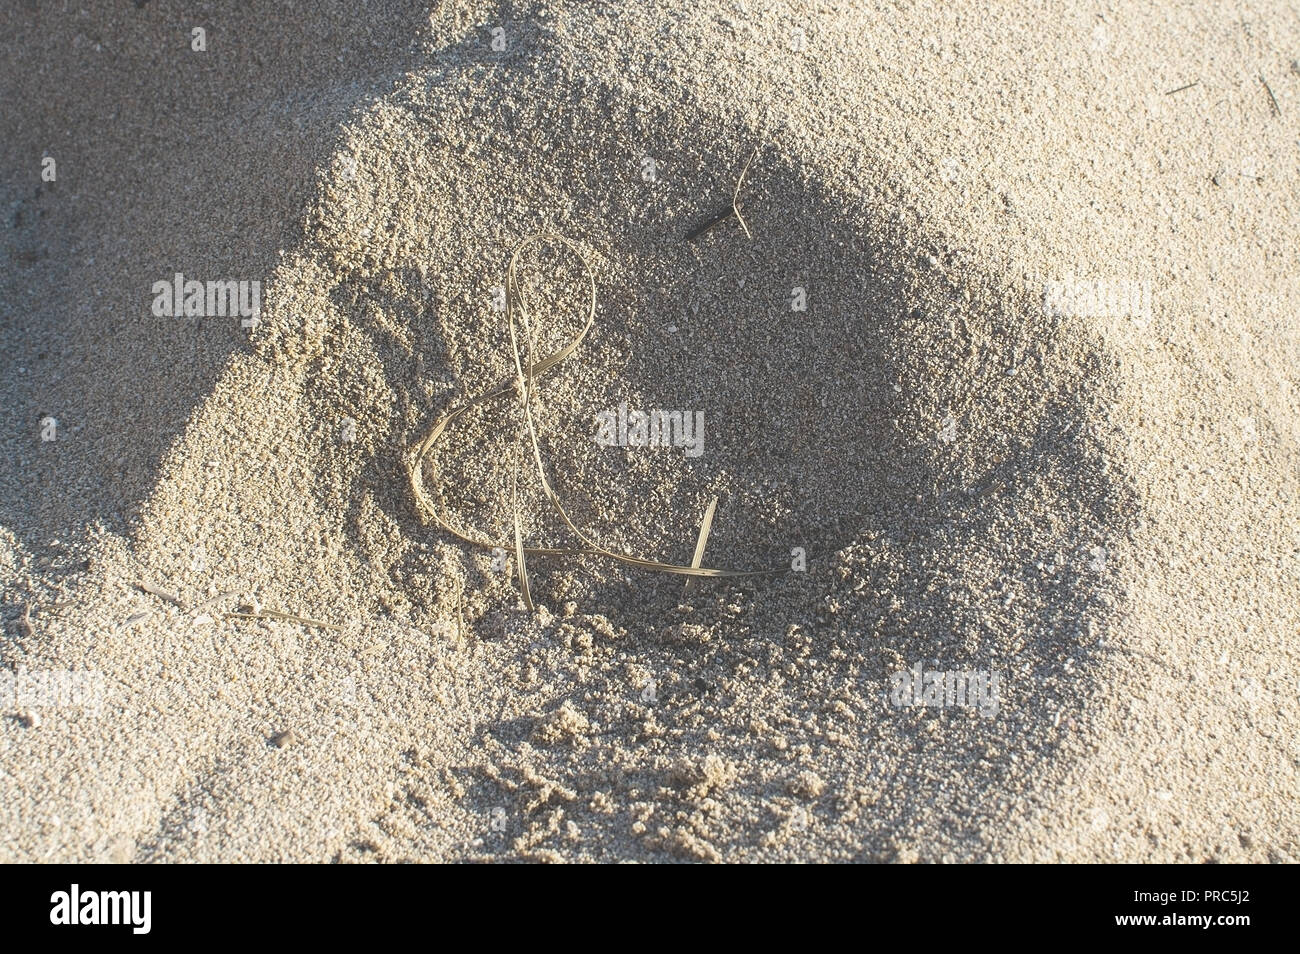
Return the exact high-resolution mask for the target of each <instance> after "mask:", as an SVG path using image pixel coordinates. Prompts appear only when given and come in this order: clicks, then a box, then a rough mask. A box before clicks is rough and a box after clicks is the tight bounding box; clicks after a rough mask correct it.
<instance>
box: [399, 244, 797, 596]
mask: <svg viewBox="0 0 1300 954" xmlns="http://www.w3.org/2000/svg"><path fill="white" fill-rule="evenodd" d="M547 241H551V242H558V243H560V244H561V245H563V246H565V247H566V248H568V249H569V250H570V251H572V252H573V253H574V254H576V255H577V256H578V258H579V260H581V262H582V266H583V269H584V270H585V271H586V273H587V281H588V283H589V284H590V288H591V305H590V307H589V308H588V310H587V319H586V321H585V322H584V323H583V326H582V330H581V331H579V332H578V334H577V335H576V336H575V337H574V338H573V340H572V341H570V342H569V343H568V344H566V345H565V346H564V347H563V348H561V349H560V350H558V351H556V352H555V353H554V354H551V355H548V356H547V357H545V358H543V359H542V360H540V361H535V362H534V361H528V362H527V363H525V360H524V354H523V350H522V349H521V347H520V342H519V338H520V329H519V325H520V324H522V326H523V329H522V330H523V336H524V338H525V339H526V341H527V346H528V357H529V358H531V357H532V349H533V344H534V338H533V329H532V323H531V321H530V317H529V314H528V310H527V308H525V307H524V302H523V296H522V295H521V294H520V293H519V279H518V270H519V261H520V257H521V256H522V254H523V253H524V251H525V250H526V249H527V248H529V247H530V246H532V245H535V244H539V243H541V242H547ZM506 321H507V323H508V325H509V328H510V345H511V350H512V352H513V356H514V364H515V373H514V375H513V376H511V377H509V378H507V379H505V380H503V381H502V382H501V383H500V384H498V385H497V386H496V387H494V388H492V389H490V390H488V391H485V392H484V393H482V394H480V395H478V396H477V397H475V398H471V399H470V400H469V401H467V402H465V403H464V404H461V405H459V406H457V407H454V408H452V409H451V410H449V411H447V412H445V413H444V414H443V415H442V416H441V417H439V418H438V419H437V420H436V421H435V422H434V424H433V426H432V427H430V428H429V430H428V431H427V432H426V433H425V435H424V437H423V438H421V440H420V441H418V442H417V443H416V444H415V445H414V446H413V447H411V449H410V450H409V451H408V452H407V454H406V461H405V463H406V470H407V474H408V476H409V478H410V481H411V492H412V494H413V496H414V498H415V504H416V509H417V511H419V512H420V515H421V518H422V519H423V518H426V517H427V518H430V519H432V520H433V522H434V523H436V524H437V525H438V526H439V527H441V528H442V529H443V530H445V531H446V532H447V533H450V534H451V535H452V536H454V537H456V538H458V539H460V540H462V541H464V542H465V543H468V544H471V545H472V546H476V547H482V548H485V549H503V550H504V549H507V548H506V547H505V546H504V545H502V544H501V543H494V542H492V541H490V540H487V539H484V538H483V537H481V536H478V535H477V534H475V533H473V532H471V531H467V530H463V529H461V528H460V527H458V526H456V525H455V524H453V523H452V522H451V521H450V520H449V519H448V518H447V517H446V516H444V515H443V514H442V513H440V512H439V510H438V507H437V506H436V504H435V503H434V501H433V500H432V498H431V497H430V496H429V493H428V491H427V490H426V489H425V487H424V477H423V464H424V462H425V460H426V458H427V457H428V456H429V453H430V451H431V450H432V449H433V445H434V444H435V443H436V442H437V441H438V439H439V438H441V437H442V435H443V434H445V433H446V431H447V429H448V428H449V427H450V426H451V425H452V424H453V423H454V422H455V421H456V420H457V419H458V418H459V417H460V416H461V415H462V414H464V413H465V412H466V411H468V410H470V409H471V408H474V407H477V406H479V405H481V404H486V403H488V402H490V401H495V400H497V399H499V398H502V397H505V396H506V395H508V394H510V393H511V392H514V393H516V394H517V395H518V397H519V402H520V405H521V410H522V413H523V418H524V424H525V425H526V430H527V432H528V439H529V444H530V445H531V447H532V458H533V463H534V465H535V468H536V471H537V478H538V480H539V481H540V482H541V486H542V490H543V491H544V492H545V493H546V497H547V499H548V500H549V501H550V502H551V506H553V507H554V508H555V511H556V513H558V514H559V515H560V519H561V520H563V521H564V525H565V526H566V527H568V528H569V529H570V530H571V531H572V532H573V533H574V535H576V536H577V537H578V539H579V540H581V541H582V542H583V543H584V544H585V545H586V546H585V548H581V547H576V548H574V547H526V546H524V544H523V529H522V521H521V519H520V512H519V498H518V490H519V488H518V478H519V457H518V453H516V457H515V466H514V473H513V476H512V479H511V498H512V505H513V509H514V531H515V532H514V537H515V540H514V546H513V549H514V551H515V559H516V563H517V569H518V573H519V586H520V590H521V592H522V595H523V598H524V603H525V605H527V606H528V608H529V609H532V605H533V604H532V598H531V594H530V592H529V586H528V570H527V564H526V558H527V557H528V556H598V557H606V558H608V559H611V560H617V561H618V562H620V563H625V564H627V565H628V566H634V567H638V568H640V569H643V570H652V571H656V572H659V573H673V574H678V575H680V576H689V577H715V578H716V577H740V576H763V575H767V574H771V573H781V572H784V569H779V570H722V569H714V568H712V567H702V566H698V565H693V566H680V565H678V564H674V563H661V562H660V561H658V560H649V559H645V558H644V557H638V556H633V555H631V554H628V553H619V552H617V551H615V550H610V549H607V548H606V547H603V546H601V545H600V544H599V543H597V542H596V541H595V540H593V539H592V538H591V537H590V536H589V535H588V534H587V533H586V532H584V531H583V530H581V529H579V528H578V526H577V525H576V524H574V522H573V520H572V519H571V518H570V517H569V513H568V511H567V510H565V509H564V505H563V504H562V503H561V502H560V498H559V495H558V494H556V492H555V489H554V488H553V487H552V486H551V482H550V480H549V479H547V476H546V465H545V464H544V462H543V460H542V449H541V444H540V443H539V441H538V439H537V428H536V424H535V422H534V417H533V408H532V403H533V396H534V395H535V394H536V391H537V380H538V379H539V378H541V377H542V376H543V375H544V374H546V373H547V372H548V371H550V370H551V369H552V368H554V367H555V366H556V365H558V364H560V363H561V362H562V361H564V360H566V359H567V358H568V357H569V356H570V355H572V354H573V353H574V352H575V351H576V350H577V349H578V346H579V345H580V344H582V341H583V339H584V338H586V337H587V333H588V332H589V331H591V329H592V327H593V326H594V325H595V322H596V274H595V271H594V270H593V269H592V267H591V263H590V261H589V260H588V258H587V255H586V253H585V252H584V251H583V249H582V247H581V246H580V245H578V244H577V243H576V242H574V241H572V240H571V239H568V238H565V237H564V236H563V235H557V234H555V233H552V232H539V233H536V234H533V235H530V236H528V237H527V238H525V239H524V240H523V241H522V242H520V243H519V245H518V246H516V247H515V250H514V253H513V254H512V255H511V256H510V264H509V266H508V267H507V269H506ZM516 446H517V445H516ZM709 516H710V517H711V516H712V507H711V508H710V514H709ZM698 560H699V554H697V556H696V558H695V559H694V560H692V563H698Z"/></svg>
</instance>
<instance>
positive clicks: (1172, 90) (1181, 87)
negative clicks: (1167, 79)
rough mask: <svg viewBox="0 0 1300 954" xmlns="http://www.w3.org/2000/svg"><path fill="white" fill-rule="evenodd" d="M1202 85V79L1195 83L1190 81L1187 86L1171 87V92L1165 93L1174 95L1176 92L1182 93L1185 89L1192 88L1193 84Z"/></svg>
mask: <svg viewBox="0 0 1300 954" xmlns="http://www.w3.org/2000/svg"><path fill="white" fill-rule="evenodd" d="M1200 85H1201V81H1200V80H1196V81H1195V82H1194V83H1188V84H1187V85H1186V86H1180V87H1178V88H1177V89H1171V90H1169V92H1167V93H1165V95H1166V96H1172V95H1174V93H1181V92H1182V91H1183V90H1185V89H1191V88H1192V87H1193V86H1200Z"/></svg>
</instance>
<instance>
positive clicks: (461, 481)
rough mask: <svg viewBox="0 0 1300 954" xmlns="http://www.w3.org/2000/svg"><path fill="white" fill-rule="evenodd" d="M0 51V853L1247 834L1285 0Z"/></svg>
mask: <svg viewBox="0 0 1300 954" xmlns="http://www.w3.org/2000/svg"><path fill="white" fill-rule="evenodd" d="M1013 6H1014V9H1013ZM196 31H198V32H196ZM0 48H2V49H3V51H4V56H3V60H2V61H0V62H2V67H0V102H2V103H3V104H4V105H3V109H2V110H0V172H2V178H0V343H2V347H0V362H2V364H0V382H3V383H2V384H0V387H2V388H3V394H2V397H0V442H2V443H0V585H2V587H3V597H2V599H0V615H2V617H3V619H2V622H3V635H2V636H0V860H5V861H36V862H40V861H117V862H128V861H135V862H149V861H165V862H184V861H226V862H246V861H307V862H331V861H342V862H397V861H606V862H608V861H647V862H673V861H688V862H689V861H829V862H839V861H855V862H901V863H908V862H926V863H930V862H989V861H993V862H1010V861H1033V862H1061V861H1068V862H1115V861H1123V862H1155V861H1160V862H1188V863H1202V862H1291V861H1294V860H1295V859H1297V858H1300V825H1298V811H1297V805H1300V801H1298V799H1297V795H1298V794H1300V793H1298V791H1297V789H1298V785H1297V771H1298V770H1300V744H1298V743H1297V723H1298V721H1300V714H1298V713H1297V706H1298V704H1300V665H1298V663H1300V660H1298V659H1297V646H1298V644H1300V583H1297V557H1298V556H1300V518H1298V516H1297V499H1298V498H1297V491H1298V490H1300V469H1298V466H1297V465H1298V464H1300V452H1298V449H1297V439H1298V437H1300V430H1298V422H1300V392H1298V390H1297V387H1298V380H1297V369H1298V368H1300V241H1298V240H1297V234H1298V226H1300V62H1298V60H1300V15H1297V12H1296V10H1295V8H1294V7H1293V6H1290V5H1288V4H1285V3H1247V4H1242V3H1236V2H1234V3H1160V4H1151V5H1147V4H1100V5H1094V4H1083V3H1078V4H1075V3H1047V2H1035V3H1025V4H1016V5H1011V4H1005V5H1004V4H982V3H972V2H966V0H960V2H956V3H935V4H921V3H868V4H859V3H853V4H850V3H834V2H826V3H811V2H779V0H743V2H741V0H737V2H730V0H704V2H701V3H698V4H689V5H688V4H676V3H672V4H642V3H632V2H629V3H622V4H607V5H593V4H578V3H563V2H547V0H520V2H515V3H501V4H498V3H467V2H451V3H442V4H430V3H414V2H402V0H371V2H369V3H362V4H357V3H342V2H337V3H335V2H329V3H318V2H309V0H296V2H287V3H256V4H247V5H245V4H238V5H236V4H199V5H194V4H182V3H180V2H166V0H155V2H147V0H133V2H127V0H115V2H107V3H99V4H78V3H76V2H73V3H70V4H60V3H36V2H19V3H12V4H6V5H4V6H3V8H2V9H0ZM719 216H720V218H719V221H717V222H716V224H715V225H713V226H712V227H711V228H708V229H707V230H706V231H704V232H703V233H702V234H699V235H697V236H694V237H693V238H690V239H688V238H687V236H688V234H690V233H692V232H694V231H696V230H697V229H698V227H700V226H702V225H704V224H706V223H707V222H709V221H710V220H711V219H712V218H715V217H719ZM537 235H542V236H544V237H543V238H540V239H535V240H533V241H532V242H531V243H530V242H529V241H528V240H529V239H530V237H533V236H537ZM545 236H549V237H545ZM562 240H563V241H562ZM566 242H567V243H571V244H566ZM516 250H519V258H518V265H517V269H516V271H515V272H514V273H513V275H512V276H510V278H509V280H508V266H509V263H510V261H511V256H512V254H513V253H514V252H515V251H516ZM178 276H180V277H179V278H178ZM190 282H198V283H200V284H199V285H198V286H194V287H197V288H198V289H199V291H198V292H197V293H195V294H191V287H190V286H189V285H187V283H190ZM209 282H212V283H218V282H220V283H227V282H229V283H235V284H233V285H229V286H227V285H224V284H223V285H221V286H219V287H217V289H216V294H215V295H214V294H212V293H211V292H210V291H209V286H208V284H207V283H209ZM507 286H508V287H507ZM177 288H179V291H180V294H179V295H177V294H176V293H175V292H176V289H177ZM223 289H225V291H229V292H231V297H230V298H229V299H223V297H222V296H223V294H224V292H223V291H222V290H223ZM241 293H242V295H243V298H242V299H241V298H240V297H239V296H240V294H241ZM593 295H594V321H593V323H592V326H591V329H590V331H589V332H588V333H587V334H586V336H585V337H584V338H583V339H582V340H581V342H580V344H578V346H577V347H576V348H575V349H574V350H573V352H572V353H571V354H569V355H567V357H566V358H565V360H563V361H560V362H559V363H557V364H555V365H554V366H553V367H551V368H548V369H547V370H546V373H544V374H542V375H541V376H540V377H538V378H536V380H533V381H532V382H531V384H530V387H529V388H528V392H529V393H528V395H527V400H528V403H527V408H528V410H527V413H525V410H524V404H523V403H521V396H522V395H523V393H524V390H525V389H524V388H522V387H520V386H519V385H518V384H517V383H516V380H515V378H516V377H517V370H516V364H515V357H514V353H515V352H514V351H513V350H512V342H511V334H510V325H509V322H508V321H507V318H508V317H509V316H513V317H515V318H516V319H517V322H518V327H517V339H518V343H519V347H520V349H521V352H522V354H523V355H524V357H523V359H522V360H523V362H524V363H527V362H528V361H529V360H538V359H540V358H542V357H544V356H546V355H548V354H551V353H554V352H556V351H557V350H559V349H562V348H563V347H564V345H565V344H566V343H567V342H569V341H571V340H573V339H574V338H575V336H578V335H579V333H580V332H581V330H582V328H583V325H584V322H585V321H586V319H587V316H588V314H589V311H590V309H591V308H592V301H593ZM223 301H224V302H225V304H226V305H229V307H223ZM236 301H239V302H240V303H241V304H242V305H243V306H244V307H243V309H242V310H241V309H240V308H237V307H235V302H236ZM187 305H188V306H190V307H189V308H188V311H187ZM506 306H508V307H506ZM215 312H224V313H215ZM525 317H526V318H527V327H526V328H525V327H524V325H523V323H522V322H523V319H524V318H525ZM254 319H255V320H254ZM530 355H531V356H532V357H531V359H530V358H529V357H528V356H530ZM498 386H500V388H501V393H500V394H499V395H498V396H497V397H496V398H495V399H493V400H490V401H483V402H480V403H477V404H472V406H471V407H470V408H469V409H468V410H467V411H466V412H465V413H463V414H462V415H460V416H458V417H456V418H455V420H454V421H453V422H452V424H451V425H450V426H448V428H447V429H446V431H445V433H443V434H442V435H441V436H440V437H439V439H438V440H437V441H436V442H435V443H434V444H433V445H432V446H431V447H430V448H428V453H426V454H423V455H420V454H415V453H413V448H416V447H417V445H418V444H419V443H420V442H421V440H422V439H423V438H424V437H425V435H426V434H427V433H428V432H429V429H430V428H431V427H432V426H433V425H434V424H435V422H437V421H438V420H439V418H440V417H441V416H442V415H444V414H445V413H447V412H448V411H449V410H451V409H453V408H456V407H458V406H461V405H464V404H467V403H470V402H473V401H474V400H475V399H476V398H478V397H479V396H480V395H484V394H487V393H490V392H492V391H493V389H494V388H497V387H498ZM651 412H663V413H662V414H659V413H655V414H654V415H653V420H654V421H655V422H656V423H661V422H668V431H667V433H666V434H657V436H660V437H664V440H662V441H651V440H649V438H647V439H646V440H645V441H640V440H638V438H639V437H640V433H639V431H640V430H641V428H640V427H639V426H638V422H640V423H644V422H645V420H647V418H643V417H642V416H641V414H643V413H645V414H650V413H651ZM530 424H531V428H532V432H533V433H534V434H535V438H536V443H535V445H534V442H533V439H532V437H530V436H529V434H530V431H529V428H530ZM606 425H608V428H609V429H608V431H607V432H606V431H604V429H605V427H606ZM674 426H675V427H676V429H674ZM603 432H604V434H605V438H606V439H604V440H602V439H600V438H601V436H602V433H603ZM643 444H644V445H645V446H642V445H643ZM656 444H658V445H662V446H656ZM538 461H541V462H542V464H543V466H544V469H545V474H546V477H547V480H548V481H549V485H548V486H549V487H550V488H551V491H552V492H553V494H554V496H555V499H557V500H559V501H561V502H562V505H563V508H564V514H565V515H567V520H568V521H570V522H571V523H572V525H573V526H572V527H571V526H569V525H568V523H567V522H566V517H565V516H562V515H561V513H560V512H559V511H557V509H556V508H555V506H554V505H553V502H552V500H551V498H550V496H549V495H548V492H547V489H546V486H544V485H543V483H542V481H541V480H540V479H539V477H538V474H537V464H538ZM412 472H414V476H415V480H414V485H413V480H412ZM417 490H418V494H419V495H417ZM715 500H716V501H717V502H716V507H715V508H714V510H713V512H712V520H711V524H710V526H709V532H708V534H707V541H706V546H705V547H704V549H703V553H702V555H701V556H700V560H699V561H697V563H696V565H702V566H703V567H706V568H718V569H727V570H740V571H748V570H761V571H765V572H763V573H759V574H756V575H750V576H738V577H719V578H688V577H687V576H683V575H680V574H673V573H666V572H662V571H660V570H658V569H655V568H653V567H652V568H646V567H641V566H635V565H631V564H629V563H627V562H625V561H619V560H617V559H611V558H610V557H609V556H607V555H604V554H600V553H596V554H593V553H585V554H584V553H575V552H573V551H580V550H603V551H609V552H614V553H618V554H624V555H631V556H634V557H638V558H643V559H645V560H649V561H654V562H656V563H658V564H666V565H672V566H687V567H689V566H691V565H692V560H693V558H694V557H695V555H696V549H697V547H696V544H697V540H698V538H699V537H700V531H701V524H702V521H703V520H704V517H705V513H706V511H707V510H708V509H709V508H710V505H711V502H713V501H715ZM435 515H437V519H434V517H435ZM440 520H441V521H445V522H447V523H450V524H452V525H454V526H456V527H458V528H460V529H461V531H462V532H463V533H464V535H465V536H467V537H470V538H472V539H474V540H476V541H478V543H481V544H484V545H482V546H479V545H474V544H471V543H469V542H466V540H464V539H461V538H460V537H458V536H456V535H455V534H452V533H450V532H448V530H447V529H446V528H445V527H444V526H443V525H441V523H440V522H439V521H440ZM516 528H518V529H517V530H516ZM574 528H577V532H575V529H574ZM516 533H518V539H519V541H521V544H522V546H524V547H528V548H530V552H529V553H528V554H527V555H526V560H525V561H524V562H525V567H526V570H527V580H528V597H529V602H531V603H532V608H531V609H529V608H528V606H526V605H525V600H524V593H523V590H522V587H521V581H520V574H519V565H518V564H519V560H518V557H517V554H516ZM547 549H550V550H553V551H558V552H551V553H544V552H533V551H540V550H547ZM927 675H928V676H930V678H928V679H927ZM959 690H961V691H960V692H959Z"/></svg>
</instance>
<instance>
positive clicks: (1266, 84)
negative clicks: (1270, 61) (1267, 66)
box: [1259, 74, 1282, 116]
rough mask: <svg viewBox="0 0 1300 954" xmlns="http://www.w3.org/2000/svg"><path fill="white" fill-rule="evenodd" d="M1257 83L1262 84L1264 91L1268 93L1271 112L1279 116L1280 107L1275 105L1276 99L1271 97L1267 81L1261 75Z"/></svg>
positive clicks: (1271, 92) (1271, 91)
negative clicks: (1271, 105)
mask: <svg viewBox="0 0 1300 954" xmlns="http://www.w3.org/2000/svg"><path fill="white" fill-rule="evenodd" d="M1259 81H1260V82H1261V83H1263V84H1264V89H1265V90H1266V91H1267V92H1268V99H1269V102H1271V103H1272V104H1273V112H1275V113H1277V114H1278V115H1279V116H1281V115H1282V107H1281V106H1279V105H1278V104H1277V97H1276V96H1274V95H1273V88H1272V87H1271V86H1269V85H1268V80H1266V79H1264V77H1263V75H1262V74H1261V75H1260V77H1259Z"/></svg>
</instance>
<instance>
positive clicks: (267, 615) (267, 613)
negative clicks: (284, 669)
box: [223, 610, 343, 632]
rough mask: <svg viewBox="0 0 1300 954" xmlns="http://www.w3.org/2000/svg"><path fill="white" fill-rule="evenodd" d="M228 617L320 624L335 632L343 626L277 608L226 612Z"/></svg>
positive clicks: (308, 624) (323, 627) (309, 624)
mask: <svg viewBox="0 0 1300 954" xmlns="http://www.w3.org/2000/svg"><path fill="white" fill-rule="evenodd" d="M223 615H224V616H225V617H226V619H278V620H284V621H285V622H287V623H302V624H303V625H304V626H319V627H320V628H321V629H332V630H334V631H335V632H341V631H342V629H343V627H342V626H335V625H334V624H333V623H322V622H321V621H320V620H318V619H307V618H306V617H305V616H294V615H293V614H292V613H277V612H276V611H275V610H262V612H260V613H225V614H223Z"/></svg>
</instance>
